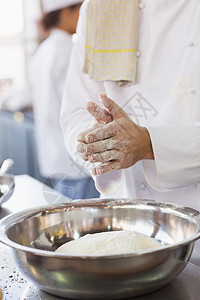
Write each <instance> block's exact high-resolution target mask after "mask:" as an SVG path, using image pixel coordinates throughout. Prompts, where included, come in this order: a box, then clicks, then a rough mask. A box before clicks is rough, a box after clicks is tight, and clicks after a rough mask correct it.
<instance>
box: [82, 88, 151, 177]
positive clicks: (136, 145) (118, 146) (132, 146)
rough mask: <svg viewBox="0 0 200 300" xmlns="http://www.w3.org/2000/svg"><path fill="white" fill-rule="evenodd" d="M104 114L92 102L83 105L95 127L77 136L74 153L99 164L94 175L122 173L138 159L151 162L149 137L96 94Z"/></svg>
mask: <svg viewBox="0 0 200 300" xmlns="http://www.w3.org/2000/svg"><path fill="white" fill-rule="evenodd" d="M100 99H101V101H102V104H103V105H104V106H105V108H106V110H105V109H103V108H101V107H99V106H98V105H97V104H96V103H94V102H89V103H88V104H87V109H88V111H89V113H90V114H92V116H93V117H94V118H95V119H96V121H97V123H96V124H95V126H94V127H93V128H91V129H88V130H87V131H85V132H82V133H81V134H80V135H79V136H78V138H77V139H78V141H79V142H80V143H79V144H78V147H77V150H78V151H79V152H80V153H81V154H82V157H83V159H85V160H89V161H90V162H91V163H100V164H99V165H98V166H97V167H96V168H94V169H93V171H92V173H93V174H94V175H100V174H106V173H109V172H111V171H113V170H119V169H125V168H128V167H130V166H132V165H134V164H135V163H136V162H137V161H139V160H141V159H149V158H152V159H153V150H152V145H151V140H150V136H149V133H148V131H147V129H146V128H145V127H141V126H139V125H137V124H135V123H134V122H133V121H132V120H131V119H130V118H129V116H128V115H127V114H126V112H125V111H124V110H123V109H122V108H120V107H119V106H118V105H117V104H116V103H115V102H114V101H112V100H111V99H109V98H108V97H107V96H106V95H105V94H104V93H101V94H100Z"/></svg>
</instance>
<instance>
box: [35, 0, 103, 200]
mask: <svg viewBox="0 0 200 300" xmlns="http://www.w3.org/2000/svg"><path fill="white" fill-rule="evenodd" d="M42 4H43V12H44V16H43V20H42V22H43V25H44V27H45V29H46V30H48V31H49V32H50V34H49V37H48V38H47V39H46V40H45V41H44V42H43V43H42V44H41V45H40V46H39V48H38V50H37V52H36V54H35V57H34V62H33V109H34V119H35V129H36V139H37V148H38V159H39V167H40V171H41V174H42V175H43V176H44V177H47V178H50V179H51V180H52V182H53V186H54V188H55V189H57V190H58V191H60V192H61V193H63V194H64V195H66V196H68V197H69V198H71V199H77V198H93V197H98V195H99V193H98V192H97V191H96V189H95V187H94V183H93V180H92V178H91V176H90V174H89V172H87V170H84V169H82V168H81V167H80V166H78V165H77V164H76V163H74V161H73V159H72V158H71V156H70V155H69V154H68V152H67V151H66V149H65V147H64V139H63V135H62V133H61V128H60V122H59V116H60V107H61V99H62V94H63V88H64V81H65V77H66V73H67V69H68V66H69V61H70V56H71V50H72V46H73V42H72V36H73V34H74V33H75V31H76V25H77V20H78V16H79V8H80V6H81V4H82V1H81V0H56V1H55V0H43V1H42Z"/></svg>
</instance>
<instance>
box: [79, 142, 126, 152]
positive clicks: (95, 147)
mask: <svg viewBox="0 0 200 300" xmlns="http://www.w3.org/2000/svg"><path fill="white" fill-rule="evenodd" d="M124 145H125V143H124V141H119V140H115V139H108V140H103V141H98V142H95V143H92V144H85V143H80V144H78V146H77V151H78V152H79V153H84V154H85V155H91V154H95V153H100V152H105V151H107V150H122V148H123V147H124Z"/></svg>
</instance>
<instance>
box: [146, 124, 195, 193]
mask: <svg viewBox="0 0 200 300" xmlns="http://www.w3.org/2000/svg"><path fill="white" fill-rule="evenodd" d="M147 129H148V131H149V134H150V136H151V140H152V146H153V151H154V156H155V160H154V161H153V160H144V161H143V168H144V174H145V177H146V179H147V181H148V183H149V184H150V185H151V186H152V187H153V188H154V189H156V190H159V191H167V190H170V189H174V188H180V187H184V186H188V185H192V184H197V183H199V182H200V127H199V124H196V125H187V126H166V127H159V126H158V127H149V128H147Z"/></svg>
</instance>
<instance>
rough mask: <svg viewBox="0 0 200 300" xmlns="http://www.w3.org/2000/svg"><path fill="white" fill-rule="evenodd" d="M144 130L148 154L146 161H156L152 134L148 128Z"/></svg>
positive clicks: (145, 156)
mask: <svg viewBox="0 0 200 300" xmlns="http://www.w3.org/2000/svg"><path fill="white" fill-rule="evenodd" d="M143 129H144V136H145V145H146V151H145V152H146V153H145V155H144V159H154V153H153V147H152V142H151V137H150V134H149V132H148V130H147V128H146V127H144V128H143Z"/></svg>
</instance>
